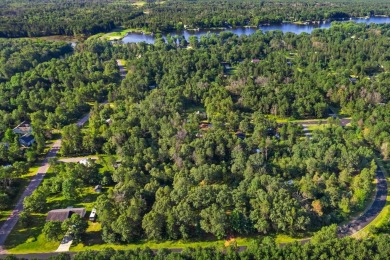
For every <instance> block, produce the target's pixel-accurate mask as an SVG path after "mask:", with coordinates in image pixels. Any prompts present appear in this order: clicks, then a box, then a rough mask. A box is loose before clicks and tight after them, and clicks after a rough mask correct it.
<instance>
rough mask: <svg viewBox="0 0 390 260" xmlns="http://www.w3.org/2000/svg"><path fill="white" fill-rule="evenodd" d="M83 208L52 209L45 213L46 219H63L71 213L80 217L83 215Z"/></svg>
mask: <svg viewBox="0 0 390 260" xmlns="http://www.w3.org/2000/svg"><path fill="white" fill-rule="evenodd" d="M85 212H86V211H85V208H69V209H54V210H50V211H49V212H48V213H47V217H46V221H56V220H57V221H61V222H63V221H65V220H67V219H68V218H70V217H71V216H72V215H73V214H78V215H80V216H81V217H82V218H83V217H84V216H85Z"/></svg>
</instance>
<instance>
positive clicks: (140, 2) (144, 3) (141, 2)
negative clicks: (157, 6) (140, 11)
mask: <svg viewBox="0 0 390 260" xmlns="http://www.w3.org/2000/svg"><path fill="white" fill-rule="evenodd" d="M131 5H134V6H137V7H142V6H144V5H146V2H145V1H137V2H135V3H132V4H131Z"/></svg>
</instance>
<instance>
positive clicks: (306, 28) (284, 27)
mask: <svg viewBox="0 0 390 260" xmlns="http://www.w3.org/2000/svg"><path fill="white" fill-rule="evenodd" d="M352 21H355V22H357V23H366V24H370V23H376V24H383V23H390V18H389V17H370V18H368V19H364V18H355V19H352ZM330 25H331V23H330V22H321V23H320V24H310V25H299V24H292V23H283V24H275V25H264V26H260V27H259V28H258V29H257V28H243V27H239V28H233V29H226V30H211V31H210V30H199V31H194V30H191V31H188V30H184V31H182V32H172V33H170V35H172V36H175V35H179V36H181V35H183V36H184V37H185V38H186V39H187V40H188V38H189V37H190V36H191V35H196V36H198V37H200V36H202V35H205V34H207V33H208V32H212V33H220V32H221V31H225V32H232V33H235V34H237V35H243V34H245V35H250V34H253V33H255V32H256V31H257V30H261V31H263V32H267V31H274V30H280V31H282V32H283V33H287V32H292V33H295V34H300V33H303V32H304V33H311V32H312V31H313V30H314V29H316V28H322V29H326V28H329V27H330ZM122 42H124V43H129V42H135V43H137V42H146V43H154V36H153V35H146V34H140V33H129V34H128V35H127V36H125V37H124V38H123V39H122Z"/></svg>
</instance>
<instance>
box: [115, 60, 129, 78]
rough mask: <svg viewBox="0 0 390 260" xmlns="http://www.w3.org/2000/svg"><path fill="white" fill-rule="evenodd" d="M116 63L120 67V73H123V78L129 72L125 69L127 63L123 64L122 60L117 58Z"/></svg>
mask: <svg viewBox="0 0 390 260" xmlns="http://www.w3.org/2000/svg"><path fill="white" fill-rule="evenodd" d="M116 64H117V65H118V67H119V74H120V75H121V78H122V79H123V78H125V77H126V74H127V71H126V69H125V64H123V62H122V61H121V60H116Z"/></svg>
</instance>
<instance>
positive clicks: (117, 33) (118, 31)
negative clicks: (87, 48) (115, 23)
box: [100, 27, 151, 41]
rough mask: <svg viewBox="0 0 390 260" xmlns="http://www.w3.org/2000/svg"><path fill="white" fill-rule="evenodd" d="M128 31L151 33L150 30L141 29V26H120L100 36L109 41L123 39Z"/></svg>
mask: <svg viewBox="0 0 390 260" xmlns="http://www.w3.org/2000/svg"><path fill="white" fill-rule="evenodd" d="M128 33H145V34H150V33H151V32H150V31H147V30H144V29H139V28H129V29H125V28H123V27H118V28H115V29H114V30H112V31H111V32H108V33H106V34H102V35H100V38H103V39H106V40H108V41H112V40H121V39H123V37H125V36H126V35H127V34H128Z"/></svg>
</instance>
